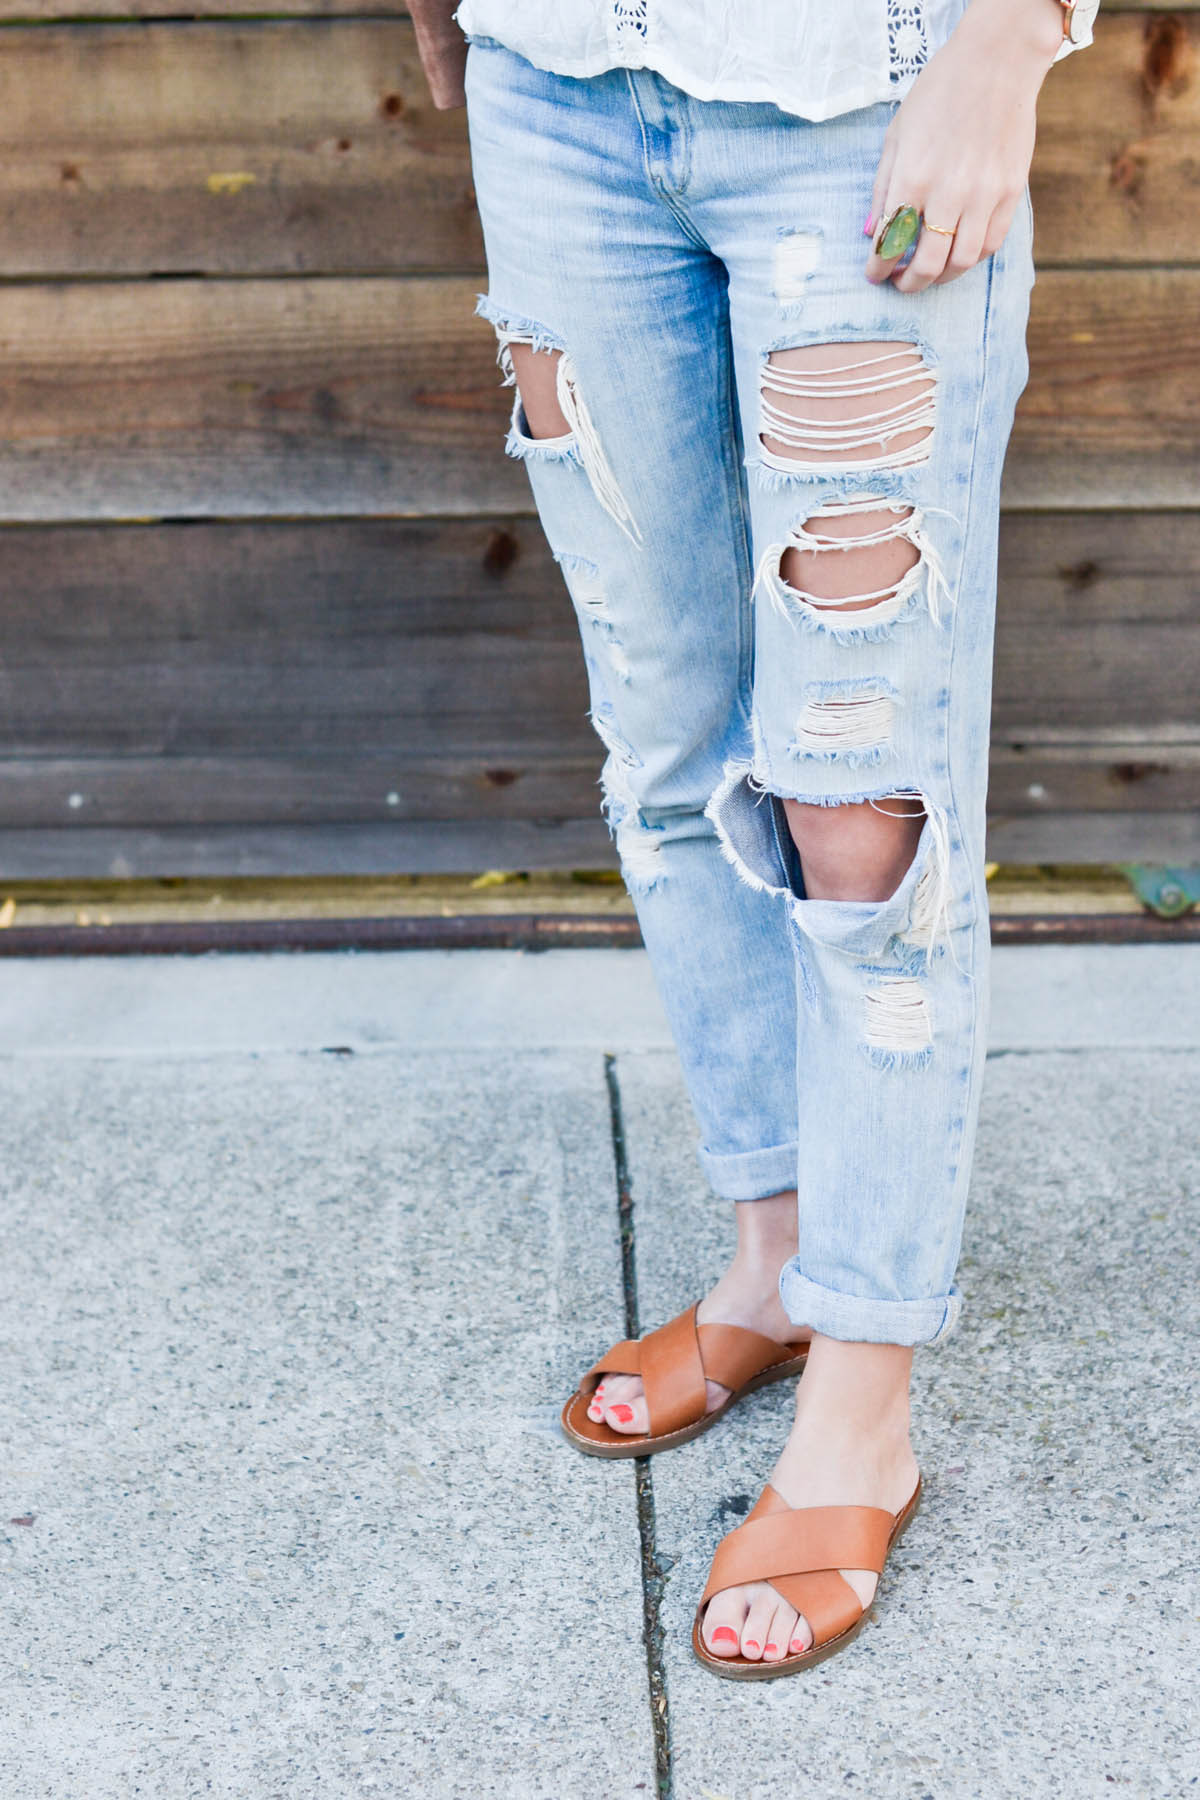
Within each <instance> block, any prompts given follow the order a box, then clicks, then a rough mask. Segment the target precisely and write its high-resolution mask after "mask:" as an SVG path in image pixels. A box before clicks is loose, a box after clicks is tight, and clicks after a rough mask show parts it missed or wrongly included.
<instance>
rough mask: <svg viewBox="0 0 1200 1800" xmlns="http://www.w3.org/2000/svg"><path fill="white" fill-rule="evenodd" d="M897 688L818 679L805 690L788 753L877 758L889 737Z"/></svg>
mask: <svg viewBox="0 0 1200 1800" xmlns="http://www.w3.org/2000/svg"><path fill="white" fill-rule="evenodd" d="M895 715H896V690H895V688H894V687H892V685H891V683H890V682H887V681H883V680H878V679H877V680H867V681H854V682H836V683H829V682H824V683H817V684H815V685H814V686H812V687H810V688H809V689H808V692H807V694H806V696H805V701H804V706H803V709H802V710H801V712H800V714H799V717H798V718H797V720H796V724H795V729H794V735H793V737H792V741H791V742H790V743H789V745H788V754H789V755H791V756H796V757H801V758H804V759H807V760H809V761H815V762H841V763H845V764H848V765H850V766H851V767H853V766H854V765H856V764H861V763H870V762H879V761H880V760H881V758H882V757H883V754H884V751H885V750H886V748H887V746H888V744H889V743H890V742H891V737H892V724H893V721H894V719H895Z"/></svg>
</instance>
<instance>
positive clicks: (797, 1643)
mask: <svg viewBox="0 0 1200 1800" xmlns="http://www.w3.org/2000/svg"><path fill="white" fill-rule="evenodd" d="M803 1648H804V1639H803V1638H793V1639H792V1641H791V1643H790V1644H789V1645H788V1649H789V1651H790V1652H791V1654H792V1655H793V1656H796V1655H797V1654H798V1653H799V1652H800V1651H801V1650H803Z"/></svg>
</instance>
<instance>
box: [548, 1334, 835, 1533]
mask: <svg viewBox="0 0 1200 1800" xmlns="http://www.w3.org/2000/svg"><path fill="white" fill-rule="evenodd" d="M807 1358H808V1346H807V1345H805V1346H804V1347H803V1348H801V1347H800V1346H798V1345H796V1344H778V1343H776V1341H775V1339H774V1338H769V1337H762V1336H761V1335H760V1334H759V1333H758V1332H757V1331H746V1330H743V1328H742V1327H741V1326H740V1325H697V1323H696V1308H695V1307H694V1306H693V1307H691V1308H689V1310H688V1311H687V1312H685V1313H680V1315H679V1317H678V1318H677V1319H672V1320H671V1322H670V1323H669V1324H668V1325H660V1326H659V1328H658V1330H657V1331H651V1332H648V1333H647V1335H646V1336H645V1337H644V1338H637V1339H634V1338H626V1339H625V1341H624V1342H623V1343H620V1344H614V1346H613V1348H612V1349H611V1350H610V1351H609V1352H608V1354H607V1355H606V1356H602V1357H601V1358H600V1361H599V1362H598V1363H593V1365H592V1367H591V1368H590V1369H589V1370H588V1372H587V1374H586V1375H585V1376H584V1377H583V1379H582V1380H581V1381H580V1383H579V1386H578V1387H577V1388H576V1390H575V1392H574V1393H573V1394H572V1395H571V1398H570V1399H569V1400H568V1401H567V1403H566V1405H565V1406H564V1407H563V1409H562V1428H563V1433H564V1435H565V1436H566V1438H567V1439H568V1441H569V1442H570V1443H572V1444H574V1446H575V1448H576V1449H577V1450H582V1451H583V1453H584V1455H585V1456H611V1457H618V1456H652V1455H653V1453H654V1452H655V1451H656V1450H671V1449H673V1448H674V1446H675V1445H676V1444H686V1443H687V1442H688V1440H689V1438H695V1437H699V1436H700V1434H701V1433H702V1432H705V1431H707V1430H708V1429H709V1428H710V1426H713V1425H715V1424H716V1422H717V1420H718V1419H721V1418H723V1417H724V1416H725V1414H726V1413H727V1412H728V1411H729V1409H730V1407H731V1406H734V1405H736V1404H737V1402H738V1401H739V1400H741V1399H742V1398H743V1396H744V1395H746V1394H752V1393H753V1392H754V1390H755V1388H760V1387H766V1385H767V1383H768V1382H771V1381H782V1380H783V1379H784V1377H785V1376H788V1375H799V1373H800V1371H801V1370H802V1369H803V1367H804V1364H805V1362H806V1360H807ZM602 1375H640V1376H641V1378H642V1382H643V1385H644V1387H645V1390H646V1408H647V1411H648V1412H649V1414H650V1430H649V1432H648V1433H647V1434H646V1435H645V1436H642V1437H631V1436H630V1435H629V1434H628V1433H627V1432H621V1431H614V1430H613V1429H612V1427H611V1425H606V1424H604V1423H603V1421H601V1422H600V1423H599V1424H597V1423H595V1422H594V1421H593V1420H591V1419H589V1418H588V1411H587V1409H588V1402H589V1401H590V1400H591V1397H592V1395H593V1394H594V1393H595V1391H596V1389H597V1387H598V1386H599V1385H600V1378H601V1376H602ZM706 1380H707V1381H719V1382H720V1384H721V1386H722V1387H727V1388H729V1389H730V1394H729V1398H728V1399H727V1400H725V1401H723V1402H722V1404H721V1405H720V1406H718V1407H716V1408H714V1410H713V1411H712V1412H706V1411H705V1410H704V1409H705V1407H706V1406H707V1404H708V1396H707V1392H706V1390H705V1386H704V1383H705V1381H706ZM842 1566H843V1567H844V1568H851V1567H855V1566H856V1565H854V1564H851V1563H844V1564H843V1565H842Z"/></svg>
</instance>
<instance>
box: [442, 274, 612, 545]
mask: <svg viewBox="0 0 1200 1800" xmlns="http://www.w3.org/2000/svg"><path fill="white" fill-rule="evenodd" d="M475 310H476V312H478V313H480V314H481V315H482V316H483V317H484V318H485V319H488V320H490V322H491V324H492V326H493V327H494V329H495V332H496V340H497V344H498V349H497V352H496V360H497V362H498V363H499V364H500V367H501V369H502V371H503V374H504V385H505V386H506V387H515V388H516V389H517V394H516V400H515V403H514V405H513V413H512V423H511V426H510V428H509V433H508V438H507V440H506V442H505V449H506V450H507V452H508V454H509V455H510V456H515V457H517V458H519V459H520V460H521V461H523V462H573V463H578V464H580V465H581V466H582V468H583V469H584V471H585V473H586V474H587V478H588V482H589V484H590V485H591V489H592V492H593V494H594V495H595V497H596V499H597V501H598V502H599V504H600V506H601V507H602V508H603V509H604V511H605V512H606V513H607V514H608V516H609V518H610V519H612V520H613V522H614V523H615V524H616V525H618V526H619V527H620V528H621V530H622V531H623V532H624V534H625V536H626V537H627V538H629V539H630V541H631V542H632V543H635V544H640V543H641V541H642V534H641V532H640V531H639V530H638V527H637V525H636V523H635V521H634V518H633V515H632V513H631V512H630V510H629V505H628V502H627V501H626V499H625V496H624V494H623V493H622V492H621V488H620V486H619V484H618V482H617V478H616V476H615V475H614V474H613V470H612V465H611V464H610V462H609V460H608V456H607V454H606V453H605V449H604V446H603V444H602V443H601V442H600V438H599V435H598V433H597V431H596V427H595V424H594V422H593V420H592V416H591V413H590V412H589V410H588V407H587V404H586V402H585V400H584V397H583V395H582V393H581V392H580V386H579V376H578V373H577V371H576V368H575V362H574V358H573V357H572V355H571V352H570V351H569V350H568V349H567V348H566V347H565V346H564V345H563V344H561V343H559V342H556V341H555V339H554V337H553V335H552V334H551V333H550V332H548V331H547V330H546V328H545V326H543V325H539V324H537V323H535V322H534V321H533V320H530V319H524V318H511V317H508V316H506V315H505V314H503V313H502V312H500V311H499V309H498V308H497V307H496V306H495V304H494V303H493V302H492V301H491V299H489V298H488V296H487V295H484V294H481V295H480V297H479V300H478V302H477V304H476V308H475ZM543 358H544V361H543ZM550 365H553V386H554V392H553V399H551V395H550ZM519 376H520V377H521V379H520V380H519V379H518V377H519ZM527 400H528V403H529V404H528V406H527V404H526V401H527ZM529 407H532V408H533V409H534V410H533V411H532V412H531V411H530V410H529ZM535 415H536V416H535Z"/></svg>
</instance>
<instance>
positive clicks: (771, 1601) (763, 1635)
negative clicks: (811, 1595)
mask: <svg viewBox="0 0 1200 1800" xmlns="http://www.w3.org/2000/svg"><path fill="white" fill-rule="evenodd" d="M755 1585H756V1586H759V1584H757V1583H756V1584H755ZM778 1605H779V1596H778V1594H777V1593H776V1592H775V1591H774V1589H773V1588H769V1587H767V1586H766V1584H765V1583H763V1584H761V1587H760V1588H759V1592H757V1593H756V1594H755V1596H754V1598H753V1600H752V1601H751V1602H750V1610H749V1612H748V1613H747V1614H746V1623H745V1624H744V1625H743V1626H742V1655H743V1656H745V1657H747V1658H749V1660H750V1661H751V1662H760V1661H761V1660H762V1653H763V1649H764V1647H765V1646H766V1645H767V1644H771V1643H774V1642H775V1639H774V1638H773V1637H772V1636H771V1621H772V1619H773V1618H774V1617H775V1609H776V1608H777V1606H778Z"/></svg>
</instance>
